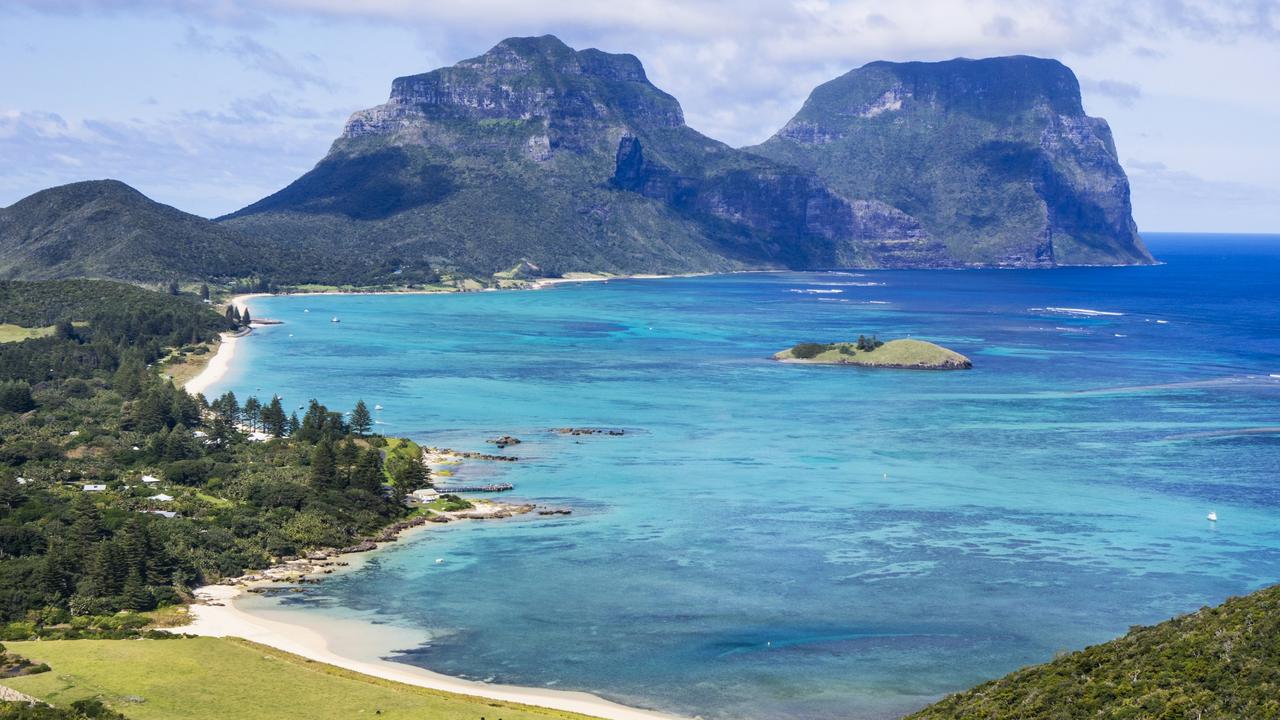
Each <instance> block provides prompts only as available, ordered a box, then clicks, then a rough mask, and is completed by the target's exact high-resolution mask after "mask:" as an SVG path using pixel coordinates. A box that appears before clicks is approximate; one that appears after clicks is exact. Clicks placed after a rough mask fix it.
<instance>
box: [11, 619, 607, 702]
mask: <svg viewBox="0 0 1280 720" xmlns="http://www.w3.org/2000/svg"><path fill="white" fill-rule="evenodd" d="M5 645H6V647H8V648H9V650H10V652H12V653H16V654H19V655H22V656H24V657H27V658H30V659H32V660H35V661H37V662H47V663H48V664H49V666H50V667H52V668H53V669H52V671H51V672H47V673H42V674H39V675H30V676H26V677H18V678H9V679H6V680H5V684H6V685H9V686H11V687H13V688H14V689H16V690H18V691H19V692H24V693H27V694H29V695H34V696H36V697H38V698H40V699H41V700H44V701H45V702H48V703H50V704H51V705H54V706H65V705H68V704H70V703H72V702H74V701H76V700H80V699H82V698H90V697H100V698H101V699H102V700H103V701H104V702H106V703H107V704H108V705H110V706H111V707H112V708H114V709H115V710H118V711H120V712H122V713H124V714H125V715H126V716H128V717H129V718H130V720H149V719H152V718H154V719H155V720H162V719H163V720H168V719H169V718H187V720H261V718H268V717H269V718H282V719H285V718H297V719H298V720H304V719H305V720H351V719H352V718H362V717H368V718H373V717H377V718H379V720H383V719H386V720H394V719H396V718H401V719H404V720H409V719H410V718H412V719H413V720H454V719H455V718H456V719H457V720H462V719H464V718H466V719H468V720H478V718H481V717H484V718H488V719H489V720H497V719H498V718H501V720H550V719H556V718H558V719H561V720H586V716H585V715H577V714H574V713H567V712H559V711H556V710H544V709H541V708H533V707H528V706H522V705H515V704H512V703H503V702H497V701H491V700H481V699H475V698H469V697H466V696H463V695H455V694H452V693H444V692H438V691H434V690H427V689H425V688H418V687H414V686H411V685H403V684H400V683H394V682H390V681H386V680H379V679H377V678H373V677H370V676H368V675H361V674H359V673H354V672H350V671H347V670H343V669H341V668H336V667H333V666H331V665H325V664H322V663H316V662H311V661H309V660H306V659H303V658H300V657H298V656H296V655H290V654H289V653H285V652H281V651H279V650H275V649H273V648H268V647H266V646H263V645H258V644H256V643H251V642H247V641H244V640H233V639H222V638H187V639H181V640H45V641H38V642H10V643H5ZM377 711H381V714H378V712H377Z"/></svg>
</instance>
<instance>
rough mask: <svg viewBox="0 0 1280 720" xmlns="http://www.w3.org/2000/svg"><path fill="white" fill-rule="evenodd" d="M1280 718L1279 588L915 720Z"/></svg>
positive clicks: (1026, 672) (1136, 633) (965, 697)
mask: <svg viewBox="0 0 1280 720" xmlns="http://www.w3.org/2000/svg"><path fill="white" fill-rule="evenodd" d="M1033 718H1045V719H1046V720H1075V719H1076V718H1080V719H1081V720H1083V719H1084V718H1089V719H1090V720H1131V719H1132V720H1140V719H1141V720H1175V719H1176V720H1186V719H1194V718H1199V719H1200V720H1267V719H1273V718H1280V586H1275V587H1270V588H1266V589H1264V590H1260V591H1258V592H1256V593H1253V594H1252V595H1247V596H1245V597H1239V598H1233V599H1231V600H1228V601H1227V602H1226V603H1224V604H1222V605H1219V606H1218V607H1213V608H1204V609H1201V610H1199V611H1197V612H1194V613H1191V614H1190V615H1184V616H1182V617H1178V618H1174V619H1173V620H1168V621H1166V622H1163V623H1160V624H1159V625H1154V626H1151V627H1137V628H1134V629H1132V630H1131V631H1130V632H1129V633H1128V634H1127V635H1125V636H1124V637H1121V638H1119V639H1116V640H1112V641H1111V642H1107V643H1103V644H1101V645H1095V646H1093V647H1090V648H1086V649H1084V650H1081V651H1079V652H1074V653H1071V654H1069V655H1064V656H1063V657H1060V658H1058V659H1056V660H1054V661H1052V662H1049V663H1045V664H1044V665H1035V666H1033V667H1028V668H1024V669H1022V670H1018V671H1017V672H1014V673H1011V674H1009V675H1006V676H1005V677H1003V678H1000V679H999V680H993V681H991V682H989V683H985V684H983V685H979V686H978V687H976V688H973V689H972V690H967V691H965V692H961V693H956V694H955V695H951V696H949V697H947V698H946V699H944V700H942V701H941V702H939V703H936V704H934V705H931V706H930V707H928V708H926V709H924V710H921V711H920V712H918V713H916V714H914V715H911V716H909V718H908V720H944V719H945V720H1031V719H1033Z"/></svg>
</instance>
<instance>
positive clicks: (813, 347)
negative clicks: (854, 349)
mask: <svg viewBox="0 0 1280 720" xmlns="http://www.w3.org/2000/svg"><path fill="white" fill-rule="evenodd" d="M830 349H831V346H830V345H823V344H822V343H811V342H804V343H800V344H799V345H796V346H795V347H793V348H791V356H792V357H796V358H800V359H801V360H810V359H813V358H816V357H818V356H819V355H821V354H822V353H824V352H826V351H827V350H830Z"/></svg>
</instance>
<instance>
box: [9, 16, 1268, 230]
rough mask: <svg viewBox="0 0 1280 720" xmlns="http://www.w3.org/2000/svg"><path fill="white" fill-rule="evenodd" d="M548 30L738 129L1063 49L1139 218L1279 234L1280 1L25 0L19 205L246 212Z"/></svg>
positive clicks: (15, 191) (1181, 226)
mask: <svg viewBox="0 0 1280 720" xmlns="http://www.w3.org/2000/svg"><path fill="white" fill-rule="evenodd" d="M544 33H553V34H556V35H558V36H560V37H561V38H562V39H563V40H565V41H566V42H567V43H569V44H570V45H573V46H574V47H599V48H601V49H603V50H608V51H612V52H630V53H633V54H635V55H637V56H638V57H639V58H640V59H641V61H643V62H644V64H645V67H646V68H647V70H648V72H649V76H650V79H651V80H653V82H654V83H655V84H656V85H658V86H659V87H661V88H663V89H664V90H667V91H668V92H671V93H672V94H674V95H675V96H676V97H677V98H679V99H680V101H681V103H682V104H683V106H684V109H685V115H686V117H687V119H688V122H689V124H690V125H692V126H693V127H694V128H696V129H698V130H700V131H702V132H704V133H706V134H708V135H711V136H713V137H715V138H717V139H720V140H723V141H725V142H728V143H730V144H733V145H745V144H752V143H756V142H760V141H762V140H764V139H765V138H766V137H768V136H769V135H770V134H771V133H772V132H773V131H775V130H776V129H777V128H779V127H781V126H782V124H783V123H784V122H786V120H787V119H788V118H789V117H790V116H791V115H792V114H793V113H794V112H795V111H796V110H797V109H798V108H799V107H800V105H801V103H802V102H803V101H804V98H805V96H806V95H807V94H808V93H809V91H810V90H811V89H812V88H813V87H814V86H816V85H818V84H819V83H821V82H824V81H826V80H829V79H831V78H832V77H835V76H837V75H839V74H841V73H843V72H845V71H847V70H849V69H851V68H854V67H858V66H860V65H862V64H864V63H866V62H870V61H872V60H879V59H887V60H912V59H919V60H940V59H946V58H951V57H958V56H965V57H983V56H990V55H1005V54H1012V53H1027V54H1034V55H1040V56H1046V57H1055V58H1058V59H1060V60H1062V61H1063V62H1065V63H1067V64H1068V65H1070V66H1071V67H1072V68H1073V69H1074V70H1075V71H1076V74H1077V75H1078V76H1079V77H1080V80H1081V85H1082V87H1083V89H1084V100H1085V108H1086V110H1088V112H1089V113H1090V114H1092V115H1099V116H1102V117H1105V118H1107V120H1108V121H1110V123H1111V126H1112V129H1113V130H1114V132H1115V136H1116V142H1117V145H1118V147H1119V151H1120V158H1121V162H1122V163H1123V164H1124V166H1125V169H1126V170H1127V171H1128V173H1129V176H1130V180H1131V182H1132V185H1133V197H1134V210H1135V216H1136V218H1137V220H1138V224H1139V227H1140V229H1142V230H1147V231H1166V230H1184V231H1222V232H1280V93H1277V92H1276V87H1277V86H1278V83H1280V80H1277V78H1280V0H1240V1H1238V2H1217V3H1214V2H1198V1H1197V0H1131V1H1130V2H1098V1H1095V0H1075V1H1070V0H1037V1H1031V0H1019V1H1014V0H974V1H973V2H955V1H943V0H898V1H897V2H878V1H859V0H848V1H841V0H795V1H794V2H782V1H780V0H737V1H736V2H728V1H727V0H725V1H722V0H705V1H703V2H694V1H688V0H686V1H684V2H679V1H677V0H631V2H628V3H618V2H586V1H584V0H557V2H538V3H533V2H515V1H513V0H470V1H469V2H422V1H414V0H364V1H363V2H347V1H345V0H257V1H251V0H98V1H97V2H92V1H90V0H6V2H5V3H4V4H3V5H2V6H0V64H2V66H3V67H4V68H5V72H4V73H3V79H2V80H0V206H2V205H8V204H10V203H12V202H14V201H15V200H18V199H20V198H22V197H24V196H26V195H28V194H30V193H32V192H34V191H36V190H39V189H41V188H44V187H48V186H51V185H56V184H61V183H65V182H72V181H75V180H83V179H92V178H102V177H114V178H119V179H121V180H124V181H125V182H128V183H130V184H131V185H133V186H135V187H137V188H138V189H139V190H141V191H143V192H144V193H146V194H148V195H149V196H151V197H153V198H155V199H157V200H160V201H162V202H166V203H169V204H172V205H174V206H176V207H179V208H181V209H183V210H187V211H189V212H194V213H197V214H201V215H207V216H216V215H219V214H222V213H226V212H230V211H232V210H235V209H237V208H239V207H242V206H243V205H246V204H248V203H250V202H252V201H254V200H256V199H258V198H260V197H262V196H263V195H266V194H268V193H271V192H274V191H275V190H278V189H279V188H280V187H283V186H284V185H286V184H287V183H288V182H290V181H291V180H293V179H294V178H296V177H297V176H298V175H300V174H301V173H303V172H305V171H306V170H308V169H309V168H310V167H311V166H312V165H314V164H315V162H316V161H318V160H319V159H320V158H321V157H322V156H323V155H324V153H325V151H326V150H327V148H328V146H329V143H330V142H331V141H332V140H333V139H334V138H335V137H336V136H337V134H338V132H339V131H340V130H341V128H342V124H343V122H344V121H345V120H346V118H347V116H348V115H349V114H350V113H351V112H353V111H355V110H358V109H361V108H366V107H370V106H373V105H376V104H379V103H381V102H383V101H384V100H385V99H386V96H387V92H388V91H389V89H390V85H391V80H392V78H394V77H397V76H400V75H407V74H412V73H418V72H424V71H426V70H430V69H432V68H435V67H439V66H441V65H448V64H451V63H453V62H456V61H457V60H460V59H463V58H466V57H472V56H474V55H477V54H479V53H481V52H484V51H485V50H486V49H488V48H489V47H490V46H492V45H493V44H494V43H496V42H497V41H498V40H500V39H502V38H503V37H507V36H510V35H536V34H544Z"/></svg>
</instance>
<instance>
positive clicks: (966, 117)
mask: <svg viewBox="0 0 1280 720" xmlns="http://www.w3.org/2000/svg"><path fill="white" fill-rule="evenodd" d="M750 149H751V150H752V151H753V152H756V153H759V154H761V155H763V156H765V157H769V158H772V159H774V160H777V161H780V162H788V163H794V164H797V165H800V166H802V167H806V168H810V169H812V170H814V171H815V172H817V173H818V174H819V175H820V176H822V178H823V179H824V180H825V181H827V182H828V183H830V184H831V186H832V187H833V188H835V190H836V191H838V192H840V193H843V194H845V195H847V196H849V197H859V198H876V199H878V200H881V201H883V202H885V203H888V204H889V205H891V206H893V207H895V208H897V209H898V210H901V211H902V212H904V213H906V214H908V215H910V216H911V217H912V218H914V219H916V220H917V221H919V223H920V225H921V227H922V228H923V229H924V231H925V232H927V233H928V234H929V235H930V236H931V237H933V238H936V239H937V240H940V241H942V242H943V243H945V244H946V247H947V248H948V250H949V251H950V253H951V254H952V255H954V256H955V257H957V258H959V259H961V260H963V261H964V262H966V263H975V264H989V265H1011V266H1052V265H1062V264H1107V265H1110V264H1145V263H1150V262H1152V259H1151V255H1150V254H1149V253H1148V252H1147V249H1146V248H1145V246H1144V245H1143V244H1142V241H1141V239H1140V238H1139V237H1138V234H1137V229H1136V226H1135V225H1134V222H1133V219H1132V213H1131V209H1130V202H1129V184H1128V180H1127V178H1126V177H1125V174H1124V171H1123V170H1122V169H1121V167H1120V164H1119V161H1118V160H1117V156H1116V149H1115V143H1114V141H1113V140H1112V137H1111V130H1110V128H1109V127H1108V126H1107V123H1106V121H1105V120H1102V119H1100V118H1092V117H1089V116H1087V115H1085V113H1084V108H1083V107H1082V105H1081V101H1080V87H1079V83H1078V82H1077V81H1076V78H1075V75H1074V74H1073V73H1072V72H1071V70H1070V69H1068V68H1067V67H1066V66H1064V65H1062V64H1061V63H1059V62H1057V61H1054V60H1043V59H1039V58H1032V57H1003V58H990V59H985V60H951V61H947V62H937V63H920V62H910V63H888V62H875V63H871V64H869V65H866V66H864V67H862V68H859V69H857V70H853V71H851V72H849V73H847V74H845V75H843V76H841V77H839V78H836V79H835V80H832V81H830V82H828V83H825V84H823V85H821V86H819V87H818V88H817V89H815V90H814V91H813V93H812V94H811V95H810V96H809V99H808V100H807V101H806V102H805V104H804V107H803V108H801V110H800V112H799V113H797V114H796V116H795V117H794V118H792V120H791V121H790V122H788V123H787V125H786V126H785V127H784V128H783V129H782V130H780V131H779V132H778V133H777V134H776V135H774V136H773V137H772V138H770V139H769V140H768V141H766V142H765V143H764V144H762V145H759V146H756V147H754V148H750Z"/></svg>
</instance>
